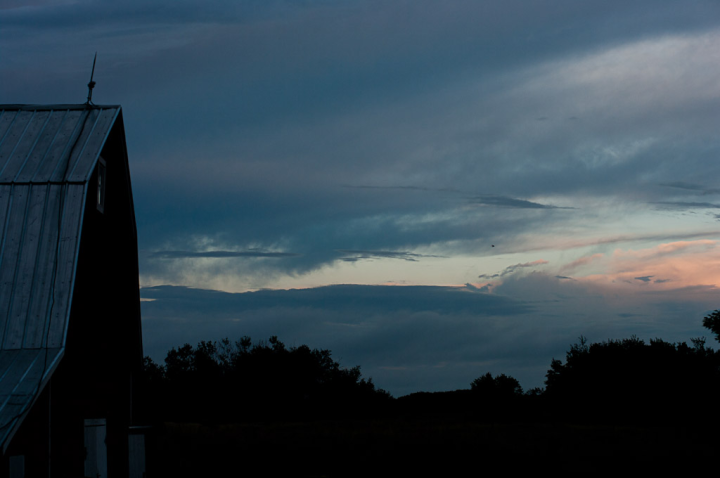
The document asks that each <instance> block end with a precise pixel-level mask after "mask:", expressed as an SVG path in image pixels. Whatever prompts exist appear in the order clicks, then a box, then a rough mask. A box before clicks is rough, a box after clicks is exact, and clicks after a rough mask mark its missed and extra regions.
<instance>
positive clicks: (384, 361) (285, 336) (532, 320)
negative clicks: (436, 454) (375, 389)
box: [140, 271, 718, 396]
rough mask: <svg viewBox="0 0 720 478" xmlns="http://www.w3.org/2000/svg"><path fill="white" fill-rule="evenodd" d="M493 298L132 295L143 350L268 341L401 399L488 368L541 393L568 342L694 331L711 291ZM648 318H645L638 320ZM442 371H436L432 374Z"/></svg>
mask: <svg viewBox="0 0 720 478" xmlns="http://www.w3.org/2000/svg"><path fill="white" fill-rule="evenodd" d="M493 289H496V290H494V291H493V292H492V293H489V291H488V292H480V291H481V290H482V288H480V289H476V288H475V287H474V286H473V287H468V286H464V287H412V286H411V287H403V286H372V287H371V286H354V285H344V286H332V287H320V288H312V289H298V290H262V291H257V292H248V293H234V294H231V293H225V292H220V291H213V290H203V289H192V288H187V287H171V286H162V287H152V288H142V289H141V291H140V293H141V297H142V298H143V299H154V300H152V301H143V302H142V318H143V344H144V347H145V353H146V354H149V355H151V356H152V357H153V358H154V359H156V360H158V361H162V359H163V357H164V356H165V353H166V352H167V351H168V350H169V349H170V347H177V346H179V345H182V344H183V343H185V342H189V343H191V344H193V345H194V344H196V343H197V342H199V341H200V340H220V339H222V338H223V337H229V338H230V339H231V340H237V339H239V338H240V337H242V336H244V335H249V336H250V337H252V338H253V339H254V340H260V339H267V338H268V337H270V336H272V335H277V336H278V337H279V338H280V340H282V341H283V342H285V343H286V344H288V345H300V344H307V345H309V346H311V347H318V348H327V349H330V350H332V352H333V354H334V358H335V359H336V360H339V361H340V363H341V364H342V365H345V366H353V365H361V366H362V372H363V375H364V376H366V377H372V378H373V381H374V382H375V383H376V385H377V386H379V387H382V388H385V389H388V390H389V391H390V392H391V393H393V394H395V395H396V396H398V395H403V394H407V393H411V392H416V391H420V390H423V391H439V390H455V389H458V388H468V387H469V383H470V382H471V381H472V380H473V379H475V378H477V377H478V376H480V375H482V374H484V373H487V372H492V373H493V374H499V373H505V374H509V375H512V376H514V377H516V378H518V379H519V380H520V381H521V384H522V385H523V387H524V388H530V387H534V386H542V384H543V380H544V377H545V373H546V371H547V370H548V368H549V365H550V361H551V359H552V358H553V357H555V358H558V357H563V356H564V355H565V352H566V351H567V349H568V348H569V346H570V344H571V343H573V342H574V341H575V340H576V338H577V337H578V336H579V335H584V336H586V337H589V339H590V340H591V341H600V340H606V339H608V338H622V337H629V336H630V335H632V334H637V335H639V336H640V337H642V338H646V339H647V338H654V337H662V338H663V339H665V340H669V341H687V340H688V339H689V337H695V336H700V335H703V329H702V326H701V321H702V317H703V316H704V315H703V314H705V313H706V312H707V310H710V309H711V308H712V307H714V306H715V307H716V304H717V298H718V293H717V289H715V290H713V289H708V288H695V289H682V288H680V289H671V290H666V291H662V293H661V294H659V295H658V294H655V293H654V291H652V290H651V289H650V288H647V287H643V288H642V290H636V289H635V290H633V289H631V288H627V290H626V289H623V288H621V287H615V288H610V287H609V286H608V284H600V283H592V282H590V283H588V282H582V281H569V280H557V279H556V278H554V277H551V276H548V275H546V274H542V273H540V272H537V271H536V272H533V273H531V274H529V275H525V276H517V275H513V276H508V277H507V278H505V279H504V280H503V282H502V284H500V285H498V286H497V287H493ZM648 317H652V320H647V318H648ZM439 364H445V366H444V367H443V370H442V371H436V366H438V365H439Z"/></svg>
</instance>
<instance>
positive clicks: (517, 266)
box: [478, 259, 548, 279]
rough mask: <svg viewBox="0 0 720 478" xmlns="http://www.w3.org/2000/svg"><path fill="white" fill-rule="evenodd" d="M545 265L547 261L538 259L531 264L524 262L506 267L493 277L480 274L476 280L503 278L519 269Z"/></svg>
mask: <svg viewBox="0 0 720 478" xmlns="http://www.w3.org/2000/svg"><path fill="white" fill-rule="evenodd" d="M547 263H548V261H546V260H543V259H539V260H537V261H533V262H524V263H521V264H513V265H511V266H507V267H506V268H505V269H503V270H502V271H501V272H498V273H496V274H493V275H487V274H481V275H479V276H478V278H480V279H493V278H496V277H504V276H506V275H508V274H512V273H513V272H515V271H517V270H519V269H526V268H529V267H538V266H542V265H545V264H547Z"/></svg>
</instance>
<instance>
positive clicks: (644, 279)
mask: <svg viewBox="0 0 720 478" xmlns="http://www.w3.org/2000/svg"><path fill="white" fill-rule="evenodd" d="M653 277H655V276H642V277H635V278H634V279H635V280H639V281H642V282H646V283H647V282H650V281H651V279H652V278H653Z"/></svg>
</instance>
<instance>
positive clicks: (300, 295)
mask: <svg viewBox="0 0 720 478" xmlns="http://www.w3.org/2000/svg"><path fill="white" fill-rule="evenodd" d="M141 297H142V298H144V299H153V300H154V301H164V303H165V304H166V305H165V307H166V309H165V310H166V311H170V310H172V311H173V312H178V313H179V312H180V311H181V310H183V309H185V308H186V307H190V308H192V304H198V306H199V307H202V308H199V309H198V310H197V312H201V311H202V310H205V311H206V312H207V313H209V314H214V313H223V314H226V313H231V314H233V315H235V316H237V317H241V316H242V314H243V313H245V312H247V311H250V310H256V309H264V308H273V307H277V308H292V309H295V308H305V307H320V308H323V309H328V310H333V311H347V310H349V309H352V310H354V311H355V312H357V313H362V314H365V315H368V314H370V315H371V314H374V313H380V312H383V313H390V312H398V311H403V310H404V311H410V312H422V311H433V312H442V313H460V312H467V311H472V312H474V313H477V314H482V315H515V314H524V313H528V312H529V311H531V310H532V307H530V306H528V305H526V304H524V303H523V302H522V301H516V300H510V299H508V298H506V297H498V296H491V295H487V294H481V293H478V292H476V291H473V290H471V289H467V288H462V289H460V288H456V287H438V286H363V285H334V286H326V287H318V288H312V289H290V290H259V291H256V292H243V293H228V292H220V291H215V290H204V289H193V288H189V287H179V286H157V287H143V288H142V289H141ZM154 303H155V302H150V303H149V305H148V308H149V310H152V308H153V307H154V306H153V305H152V304H154ZM210 304H215V305H210ZM167 307H171V309H168V308H167ZM208 307H209V308H208Z"/></svg>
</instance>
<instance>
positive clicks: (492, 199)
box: [470, 196, 575, 209]
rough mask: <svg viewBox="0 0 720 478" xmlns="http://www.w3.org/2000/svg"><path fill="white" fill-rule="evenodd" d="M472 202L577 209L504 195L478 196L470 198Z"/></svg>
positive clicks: (535, 207)
mask: <svg viewBox="0 0 720 478" xmlns="http://www.w3.org/2000/svg"><path fill="white" fill-rule="evenodd" d="M470 202H471V203H473V204H479V205H482V206H497V207H508V208H519V209H575V208H572V207H560V206H551V205H548V204H540V203H536V202H532V201H526V200H524V199H516V198H511V197H504V196H476V197H472V198H470Z"/></svg>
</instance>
